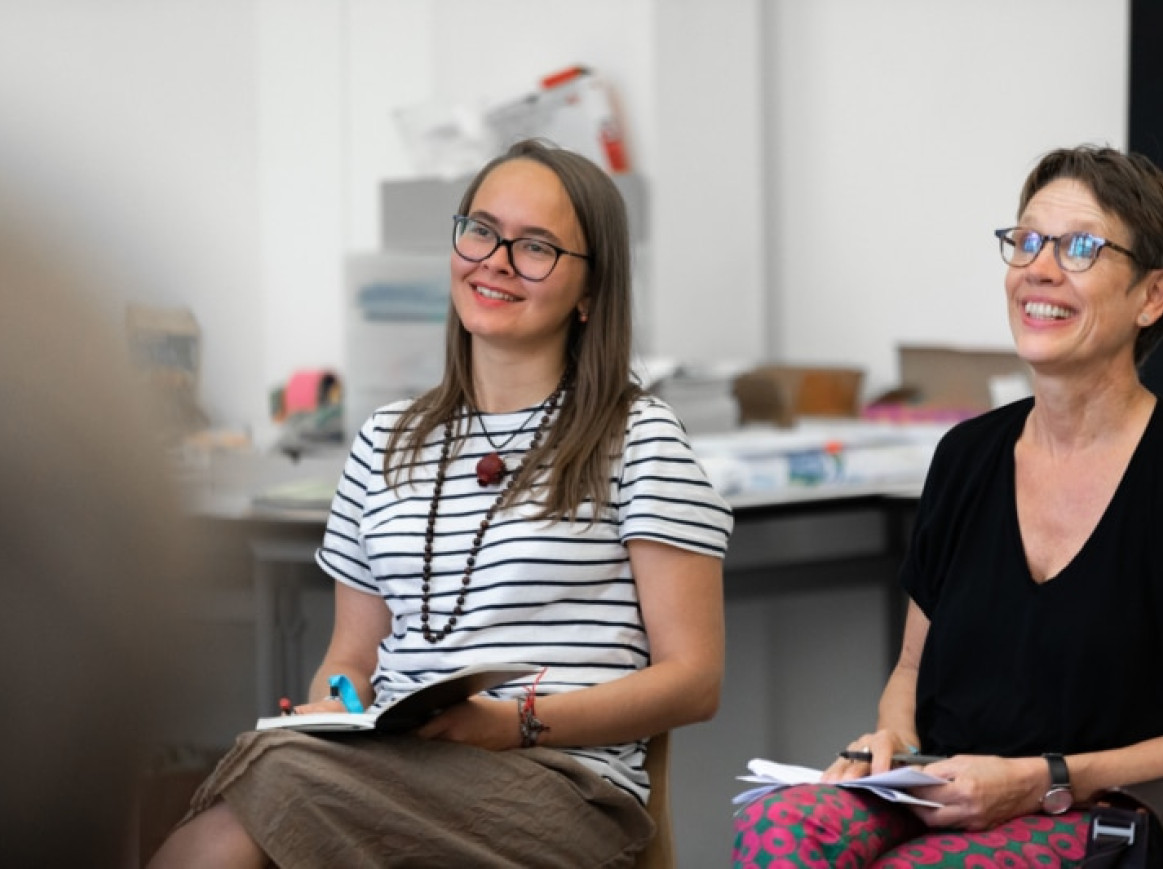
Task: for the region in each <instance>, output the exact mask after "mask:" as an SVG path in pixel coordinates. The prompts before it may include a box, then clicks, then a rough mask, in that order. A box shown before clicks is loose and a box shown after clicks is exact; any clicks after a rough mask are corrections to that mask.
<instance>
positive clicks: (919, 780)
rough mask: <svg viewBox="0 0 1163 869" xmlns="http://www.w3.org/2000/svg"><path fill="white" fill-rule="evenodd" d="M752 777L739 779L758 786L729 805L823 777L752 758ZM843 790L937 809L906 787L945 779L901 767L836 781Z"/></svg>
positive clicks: (813, 782) (796, 768) (815, 771)
mask: <svg viewBox="0 0 1163 869" xmlns="http://www.w3.org/2000/svg"><path fill="white" fill-rule="evenodd" d="M747 768H748V769H749V770H751V775H741V776H739V777H738V778H739V780H740V781H746V782H754V783H756V784H758V785H759V787H754V788H749V789H748V790H745V791H743V793H741V794H739V795H738V796H736V797H735V798H734V799H733V800H732V801H731V802H733V803H734V804H735V805H744V804H746V803H750V802H752V801H754V800H757V799H759V798H761V797H765V796H767V795H768V794H769V793H771V792H772V791H776V790H779V789H780V788H786V787H790V786H791V785H801V784H815V783H817V782H818V781H819V780H820V776H821V775H822V774H823V773H822V772H821V771H820V770H818V769H809V768H808V767H806V766H792V765H790V764H786V763H775V762H774V761H770V760H763V759H762V758H755V759H754V760H752V761H751V762H750V763H748V764H747ZM834 784H836V785H838V786H839V787H843V788H858V789H860V790H866V791H871V792H872V793H874V794H876V795H877V796H878V797H881V798H882V799H886V800H890V801H891V802H894V803H909V804H910V805H914V806H932V807H933V808H940V807H941V803H935V802H933V801H932V800H925V799H921V798H920V797H916V796H913V795H912V794H911V793H909V792H908V790H906V789H907V788H915V787H925V786H927V785H942V784H946V782H945V780H944V779H940V778H937V777H936V776H932V775H929V774H928V773H924V772H921V771H920V770H919V769H917V768H916V767H912V766H901V767H897V768H896V769H892V770H889V771H888V772H883V773H877V774H876V775H868V776H865V777H864V778H854V779H850V780H849V781H842V782H835V783H834Z"/></svg>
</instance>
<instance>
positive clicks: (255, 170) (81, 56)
mask: <svg viewBox="0 0 1163 869" xmlns="http://www.w3.org/2000/svg"><path fill="white" fill-rule="evenodd" d="M254 12H255V10H254V5H253V4H250V3H238V2H236V0H201V2H197V3H194V2H167V3H159V2H153V0H103V2H101V3H92V4H89V3H83V2H76V0H38V2H36V3H23V2H19V0H0V196H2V197H4V200H5V205H6V206H7V207H8V208H11V209H12V210H14V211H17V212H19V213H22V214H23V215H24V219H25V221H26V222H27V223H28V224H29V226H33V227H38V228H39V231H40V232H41V233H42V234H43V235H44V237H45V238H47V239H48V240H49V242H50V243H52V244H55V245H57V246H59V247H66V246H67V248H68V249H69V250H70V252H71V253H72V254H73V255H74V256H76V257H78V259H79V267H81V268H84V269H87V270H89V271H90V272H92V273H94V277H95V279H96V278H98V276H99V277H100V279H101V280H103V281H104V282H105V283H104V285H105V287H106V291H107V297H108V299H109V310H110V316H116V317H121V316H122V310H121V307H120V305H119V304H118V303H120V302H121V301H123V300H124V298H126V297H132V298H135V299H139V300H144V301H152V302H156V303H159V304H168V305H188V306H190V307H192V308H193V309H194V312H195V314H196V316H197V318H198V320H199V322H200V323H201V326H202V329H203V331H204V367H203V372H202V376H203V381H204V383H205V389H204V396H205V403H206V405H207V407H208V409H209V410H210V412H211V413H212V414H213V415H214V417H215V418H217V419H218V420H220V421H227V422H234V421H238V420H245V419H247V418H248V417H249V416H250V415H251V414H252V413H253V411H254V408H255V407H256V406H260V407H261V406H263V405H264V403H265V396H264V394H263V393H264V390H263V387H262V380H261V377H259V376H258V374H257V369H258V367H259V365H260V364H261V359H262V356H263V349H264V346H265V345H266V343H267V335H266V330H265V328H264V320H265V318H266V316H267V314H266V307H265V305H264V299H263V293H262V284H261V279H260V271H259V250H260V249H259V243H258V241H259V235H258V233H259V218H260V214H259V162H258V153H257V149H256V135H257V124H258V119H259V114H260V106H259V103H258V100H257V96H258V94H257V92H256V89H255V86H254V67H255V38H256V34H255V14H254Z"/></svg>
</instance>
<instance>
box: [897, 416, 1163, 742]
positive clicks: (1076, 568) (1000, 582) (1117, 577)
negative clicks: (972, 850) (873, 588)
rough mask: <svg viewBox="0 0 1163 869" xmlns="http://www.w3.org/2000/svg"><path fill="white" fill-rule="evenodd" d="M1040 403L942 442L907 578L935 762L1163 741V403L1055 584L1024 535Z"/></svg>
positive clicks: (923, 720) (927, 738)
mask: <svg viewBox="0 0 1163 869" xmlns="http://www.w3.org/2000/svg"><path fill="white" fill-rule="evenodd" d="M1032 407H1033V399H1025V400H1023V401H1019V402H1015V403H1014V404H1010V405H1007V406H1005V407H1002V408H998V409H996V410H993V411H990V412H988V413H986V414H983V415H981V416H979V417H975V418H973V419H970V420H967V421H966V422H964V423H961V424H959V425H957V426H956V427H954V428H953V429H952V430H950V432H949V433H948V434H947V435H946V436H945V437H944V439H943V440H942V441H941V443H940V445H939V446H938V448H937V451H936V453H935V455H934V458H933V462H932V465H931V466H930V469H929V475H928V479H927V480H926V483H925V489H924V492H923V494H922V496H921V502H920V506H919V510H918V517H917V522H916V525H915V527H914V531H913V538H912V543H911V546H910V548H909V553H908V555H907V556H906V559H905V563H904V566H903V568H902V573H901V579H902V583H903V585H904V588H905V590H906V591H907V592H908V593H909V594H910V595H911V597H912V598H913V600H914V601H916V603H917V604H918V606H920V608H921V609H922V610H923V611H924V613H925V614H926V615H927V616H928V618H929V620H930V627H929V633H928V638H927V640H926V643H925V647H924V651H923V654H922V659H921V667H920V673H919V675H918V680H917V711H916V716H917V722H916V723H917V730H918V733H919V735H920V737H921V742H922V746H923V750H924V751H925V752H927V753H934V754H956V753H974V754H998V755H1002V756H1008V757H1019V756H1028V755H1036V754H1040V753H1042V752H1047V751H1057V752H1062V753H1075V752H1082V751H1092V750H1098V749H1104V748H1117V747H1121V746H1125V745H1129V744H1131V743H1134V742H1138V741H1140V740H1143V739H1147V738H1150V737H1153V736H1159V735H1163V410H1161V407H1163V401H1160V402H1157V403H1156V405H1155V410H1154V412H1153V413H1152V415H1151V419H1150V421H1149V423H1148V425H1147V428H1146V431H1145V432H1144V434H1143V437H1142V439H1141V441H1140V442H1139V445H1138V447H1137V448H1136V450H1135V452H1134V454H1133V455H1132V457H1131V461H1130V463H1129V465H1128V467H1127V471H1126V473H1125V474H1124V476H1123V479H1122V480H1121V481H1120V483H1119V485H1118V488H1117V489H1116V490H1115V493H1114V496H1113V498H1112V499H1111V502H1110V504H1109V505H1108V506H1107V508H1106V511H1105V512H1104V513H1103V515H1102V517H1101V519H1100V520H1099V522H1098V525H1097V526H1096V527H1095V529H1094V531H1093V533H1092V534H1091V536H1090V538H1089V539H1088V540H1087V541H1086V542H1085V543H1084V544H1083V546H1082V549H1081V550H1080V551H1079V552H1078V554H1077V555H1076V556H1075V557H1074V559H1073V560H1072V561H1071V562H1070V563H1069V564H1068V565H1067V566H1066V567H1065V568H1064V569H1063V570H1062V572H1061V573H1059V574H1058V575H1057V576H1055V577H1052V578H1051V579H1049V580H1047V581H1046V582H1044V583H1041V584H1039V583H1036V582H1035V581H1034V580H1033V579H1032V577H1031V576H1030V572H1029V569H1028V567H1027V564H1026V558H1025V554H1024V551H1023V548H1022V541H1021V532H1020V530H1019V526H1018V515H1017V504H1016V499H1015V486H1014V445H1015V443H1016V442H1017V439H1018V436H1019V435H1020V434H1021V432H1022V428H1023V426H1024V424H1025V421H1026V417H1027V416H1028V415H1029V412H1030V409H1031V408H1032Z"/></svg>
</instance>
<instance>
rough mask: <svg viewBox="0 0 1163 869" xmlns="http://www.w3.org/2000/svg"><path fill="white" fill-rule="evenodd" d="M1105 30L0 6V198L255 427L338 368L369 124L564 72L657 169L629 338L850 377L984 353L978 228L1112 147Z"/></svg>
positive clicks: (134, 4)
mask: <svg viewBox="0 0 1163 869" xmlns="http://www.w3.org/2000/svg"><path fill="white" fill-rule="evenodd" d="M531 13H532V14H531ZM1127 22H1128V14H1127V5H1126V3H1125V0H1104V2H1099V3H1098V4H1097V5H1096V4H1095V3H1094V2H1084V0H1024V2H1022V3H1012V2H1007V0H982V2H980V3H975V4H963V3H956V4H955V3H933V2H928V0H881V2H878V3H876V4H868V3H862V2H858V0H813V2H812V3H802V2H797V0H768V2H764V0H728V2H725V3H723V2H711V0H665V2H663V0H593V2H589V3H586V4H584V5H581V6H579V5H578V4H576V3H573V2H571V0H544V2H539V3H537V4H535V5H533V6H530V5H529V4H528V2H527V0H501V2H495V3H492V4H489V5H488V6H487V7H482V6H481V5H480V4H479V3H475V2H468V0H439V2H429V3H417V2H414V0H344V2H331V0H250V2H239V0H208V2H198V3H195V2H189V0H174V2H168V3H156V2H150V0H108V2H105V3H102V4H99V5H91V4H84V3H78V2H73V0H42V2H40V3H37V4H25V3H17V2H16V0H0V25H2V26H0V111H2V113H3V117H4V124H3V126H2V128H0V185H2V186H0V190H3V191H5V195H6V196H7V197H9V198H10V199H11V198H13V197H16V198H18V199H20V200H21V201H24V202H26V203H27V209H28V213H29V214H30V215H32V214H39V215H41V218H42V219H44V220H45V221H47V222H48V224H49V225H50V226H51V227H52V228H53V231H55V232H57V233H59V235H60V236H61V237H62V238H67V239H69V241H70V243H71V244H73V245H74V246H79V247H80V248H81V249H82V250H83V251H87V252H88V253H90V254H92V255H93V256H95V257H96V262H97V263H98V264H99V267H100V269H101V270H103V271H104V272H106V273H107V274H109V275H110V276H111V280H110V283H111V284H112V286H113V287H114V288H115V289H116V290H123V291H124V292H126V293H127V294H128V293H132V294H134V295H135V296H136V297H139V298H140V297H142V296H145V297H147V298H148V299H150V300H153V301H157V302H159V303H166V304H188V305H189V306H191V307H192V308H193V309H194V312H195V315H196V316H197V317H198V320H199V322H200V323H201V325H202V327H203V329H204V333H205V340H204V345H205V357H204V371H203V384H204V387H203V397H204V403H205V404H206V405H207V407H208V409H209V410H210V411H211V413H212V415H213V416H214V418H215V419H216V420H217V421H218V422H220V423H224V424H232V423H237V422H251V423H255V424H261V422H262V421H263V420H264V418H265V415H266V394H267V390H269V389H270V388H271V387H273V386H275V385H277V384H278V383H280V382H282V381H284V380H285V379H286V377H288V376H289V374H290V373H291V372H292V371H294V370H295V369H296V368H301V367H308V366H331V367H341V366H342V361H343V334H342V292H343V290H342V257H343V255H344V254H345V253H346V252H349V251H362V250H367V249H368V248H370V247H372V246H374V245H375V244H376V243H377V241H378V223H377V221H378V211H377V209H378V190H377V187H378V183H379V180H380V179H382V178H398V177H401V176H406V175H407V174H408V173H409V172H410V171H411V170H410V165H409V163H408V159H407V155H406V153H405V152H404V149H403V144H402V142H401V140H400V137H399V135H398V133H397V131H396V128H395V126H394V122H393V116H392V113H393V111H394V110H395V109H397V108H399V107H401V106H408V105H414V104H416V103H419V102H423V101H426V100H436V101H441V100H447V101H455V100H460V101H466V102H472V101H477V102H487V101H489V100H495V99H498V98H502V97H505V96H507V95H510V94H512V93H514V92H515V91H520V90H524V89H527V88H530V87H533V86H534V84H535V82H536V80H537V78H538V77H539V76H540V75H542V74H544V73H545V72H547V71H549V70H553V69H557V68H559V67H562V66H565V65H569V64H572V63H577V62H582V63H587V64H589V65H591V66H592V67H593V68H595V69H596V70H598V71H600V72H601V73H602V75H603V76H604V77H606V78H607V79H608V80H609V81H610V83H611V84H612V85H613V87H614V88H615V90H616V92H617V93H618V95H619V98H620V102H621V104H622V107H623V109H624V111H625V115H626V118H627V126H628V135H629V140H630V151H631V157H632V159H633V160H634V162H635V164H636V166H637V167H638V168H639V169H640V170H641V171H642V172H643V173H644V174H645V175H646V176H647V180H648V182H649V184H650V195H651V202H652V206H653V213H652V215H651V224H652V227H651V229H652V239H653V243H652V246H651V248H650V257H651V262H649V263H648V264H647V269H646V273H647V275H648V287H647V289H648V290H649V297H648V298H647V299H646V305H647V307H646V310H645V312H644V314H645V316H644V317H643V322H644V324H645V326H646V328H647V330H648V333H649V334H648V335H647V336H646V340H645V341H644V342H643V344H644V346H646V347H647V348H649V349H652V350H654V351H656V352H663V353H668V354H673V355H679V356H683V357H685V358H689V359H694V360H702V361H706V360H716V359H723V358H729V359H749V358H759V357H764V356H769V357H778V358H782V359H786V360H789V361H805V362H808V361H810V362H821V363H827V362H835V363H843V364H855V365H860V366H863V367H865V368H866V369H867V370H868V372H869V378H868V381H867V390H868V391H869V392H874V391H878V390H879V389H880V388H883V387H884V386H887V385H889V384H891V383H892V382H894V381H895V378H896V367H895V345H896V343H897V342H899V341H911V342H927V341H940V342H953V343H958V344H965V345H981V346H999V347H1004V346H1007V345H1008V340H1009V339H1008V335H1007V334H1006V329H1005V321H1004V317H1003V315H1002V311H1001V307H1000V278H1001V266H1000V262H999V260H998V258H997V255H996V253H995V251H994V247H993V244H992V239H991V237H990V235H989V231H990V230H991V229H992V228H994V227H995V226H997V225H1001V224H1003V223H1006V222H1007V221H1008V220H1009V219H1010V218H1011V216H1012V212H1013V207H1014V199H1015V193H1016V190H1017V187H1018V185H1019V183H1020V181H1021V178H1022V177H1023V175H1024V174H1025V172H1026V171H1027V170H1028V168H1029V167H1030V165H1031V164H1032V162H1033V160H1034V158H1035V157H1036V155H1037V154H1039V153H1040V152H1042V151H1044V150H1046V149H1047V148H1050V147H1053V146H1056V145H1059V144H1073V143H1077V142H1081V141H1097V142H1109V143H1111V144H1114V145H1122V144H1123V143H1124V142H1125V127H1126V113H1127V108H1126V92H1127V86H1126V81H1125V78H1126V68H1127V62H1128V61H1127V47H1126V44H1127ZM910 237H914V238H916V239H917V241H916V242H913V243H911V242H909V241H908V239H909V238H910ZM114 295H116V293H114Z"/></svg>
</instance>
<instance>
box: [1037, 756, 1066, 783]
mask: <svg viewBox="0 0 1163 869" xmlns="http://www.w3.org/2000/svg"><path fill="white" fill-rule="evenodd" d="M1042 757H1044V758H1045V759H1046V763H1047V764H1048V765H1049V767H1050V790H1054V789H1055V788H1069V787H1070V767H1068V766H1067V765H1066V758H1064V757H1063V756H1062V755H1060V754H1051V753H1047V754H1043V755H1042Z"/></svg>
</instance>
